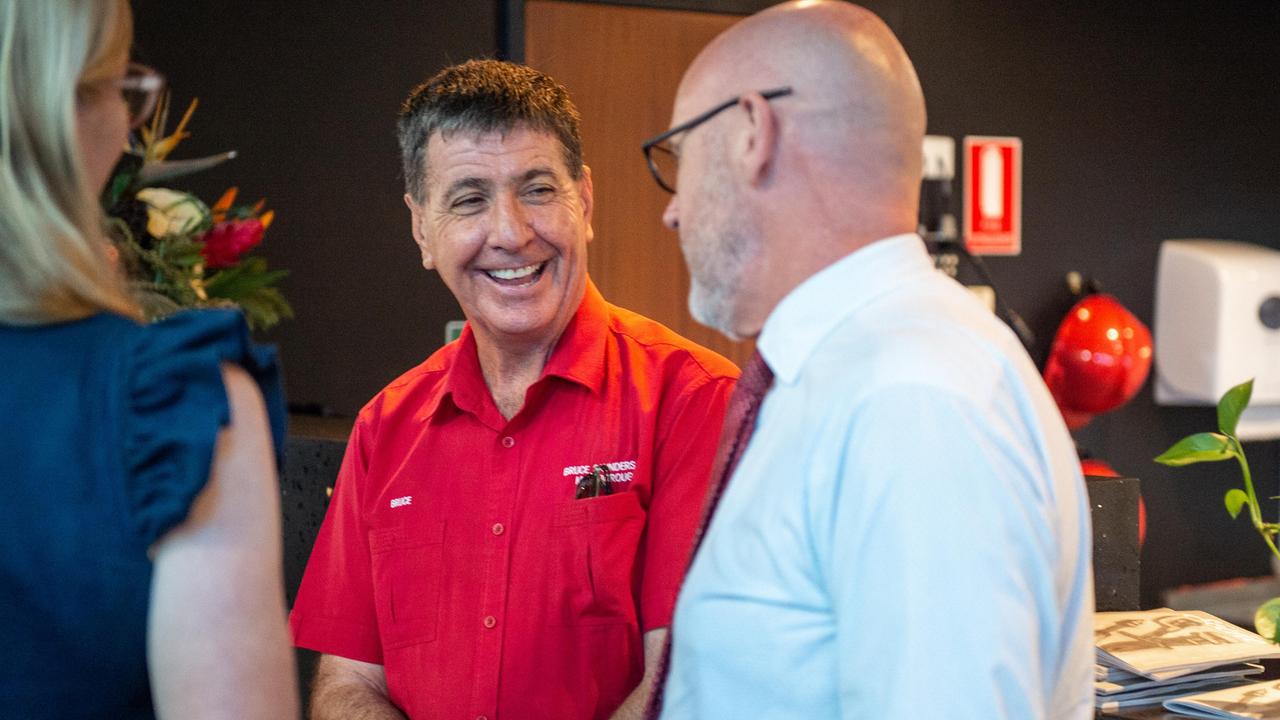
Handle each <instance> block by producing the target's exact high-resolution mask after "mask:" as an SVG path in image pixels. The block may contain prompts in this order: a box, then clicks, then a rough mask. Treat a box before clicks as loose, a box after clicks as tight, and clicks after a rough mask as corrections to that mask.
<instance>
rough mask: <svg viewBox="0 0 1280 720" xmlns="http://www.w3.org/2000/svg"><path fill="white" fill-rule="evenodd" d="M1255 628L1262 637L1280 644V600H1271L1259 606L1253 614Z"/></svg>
mask: <svg viewBox="0 0 1280 720" xmlns="http://www.w3.org/2000/svg"><path fill="white" fill-rule="evenodd" d="M1253 626H1254V627H1255V628H1257V629H1258V634H1259V635H1261V636H1262V637H1264V638H1266V639H1267V640H1270V641H1271V642H1273V643H1280V598H1271V599H1270V600H1268V601H1266V602H1264V603H1262V605H1260V606H1258V611H1257V612H1255V613H1254V614H1253Z"/></svg>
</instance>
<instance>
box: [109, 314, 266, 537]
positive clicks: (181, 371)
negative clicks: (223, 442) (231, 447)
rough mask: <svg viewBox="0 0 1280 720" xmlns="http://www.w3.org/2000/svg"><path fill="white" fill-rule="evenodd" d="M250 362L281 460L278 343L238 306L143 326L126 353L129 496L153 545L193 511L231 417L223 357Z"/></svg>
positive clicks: (247, 364) (136, 517)
mask: <svg viewBox="0 0 1280 720" xmlns="http://www.w3.org/2000/svg"><path fill="white" fill-rule="evenodd" d="M224 362H228V363H235V364H237V365H239V366H241V367H243V368H244V369H245V370H246V371H247V372H248V373H249V374H250V375H251V376H252V377H253V378H254V379H255V380H256V381H257V382H258V386H259V388H260V389H261V391H262V396H263V399H264V400H265V401H266V407H267V415H268V419H269V420H270V423H271V433H272V436H273V440H274V442H275V450H276V461H277V464H279V463H280V462H281V461H282V459H283V457H284V454H283V453H284V439H285V409H284V402H283V395H282V392H281V380H280V370H279V363H278V361H277V358H276V353H275V350H274V348H269V347H264V346H260V345H255V344H254V343H253V342H252V341H251V340H250V338H249V330H248V327H247V326H246V325H245V322H244V318H243V317H242V316H241V314H240V313H239V312H238V311H236V310H222V309H218V310H191V311H186V312H181V313H178V314H176V315H173V316H172V317H170V318H168V319H166V320H163V321H161V322H158V323H154V324H152V325H147V326H145V327H142V328H140V330H139V332H138V333H137V335H136V341H135V342H134V344H133V346H132V352H131V353H130V354H129V356H128V357H126V358H125V359H124V363H125V367H126V368H127V380H126V389H125V398H124V402H125V405H126V408H127V409H126V420H125V423H124V428H123V430H124V437H123V444H124V464H125V474H126V480H125V484H126V502H127V503H128V505H129V507H130V510H131V511H132V517H133V521H134V525H135V528H136V530H137V532H138V533H139V535H140V536H141V539H142V541H143V543H144V545H146V546H149V545H151V543H153V542H155V541H156V540H157V539H158V538H160V537H161V536H162V535H164V534H165V533H166V532H168V531H169V530H170V529H172V528H173V527H174V526H176V525H178V524H179V523H181V522H182V521H183V520H184V519H186V517H187V512H188V510H190V508H191V503H192V502H193V501H194V500H195V496H196V495H197V494H198V493H199V492H200V490H201V489H202V488H204V485H205V483H206V482H208V479H209V469H210V467H211V465H212V462H213V452H214V446H215V444H216V442H217V439H218V431H219V430H220V429H221V428H223V427H224V426H226V425H227V424H228V423H229V422H230V420H231V411H230V405H229V404H228V401H227V391H226V387H225V386H224V385H223V382H222V371H221V367H220V366H221V364H222V363H224Z"/></svg>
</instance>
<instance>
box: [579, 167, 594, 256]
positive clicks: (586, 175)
mask: <svg viewBox="0 0 1280 720" xmlns="http://www.w3.org/2000/svg"><path fill="white" fill-rule="evenodd" d="M578 197H580V198H582V221H583V222H584V223H586V225H587V242H591V241H592V240H593V239H594V238H595V236H596V231H595V230H594V229H593V228H592V227H591V213H592V212H593V211H595V188H594V186H593V185H592V183H591V168H589V167H587V166H586V165H585V164H584V165H583V166H582V177H581V178H580V179H579V180H578Z"/></svg>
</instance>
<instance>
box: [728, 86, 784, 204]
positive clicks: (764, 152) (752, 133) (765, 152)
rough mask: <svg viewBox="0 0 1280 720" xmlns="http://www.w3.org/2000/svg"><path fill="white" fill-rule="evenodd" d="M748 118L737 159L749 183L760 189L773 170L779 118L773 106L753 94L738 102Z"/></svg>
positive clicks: (758, 95) (741, 136)
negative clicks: (774, 112)
mask: <svg viewBox="0 0 1280 720" xmlns="http://www.w3.org/2000/svg"><path fill="white" fill-rule="evenodd" d="M738 107H740V108H742V110H743V111H744V112H745V113H746V115H747V125H746V127H745V128H744V129H743V133H742V134H741V135H740V136H739V147H738V157H739V158H740V162H741V164H742V170H743V172H744V177H745V178H746V180H747V182H748V183H749V184H750V185H751V186H752V187H756V186H759V185H760V184H761V183H763V182H764V181H765V179H766V178H768V176H769V173H770V171H771V170H772V169H773V163H774V161H775V160H776V155H777V151H778V118H777V116H775V115H774V114H773V106H771V105H770V104H769V101H768V100H765V99H764V98H763V97H762V96H761V95H760V93H758V92H752V93H747V94H746V95H743V96H742V98H741V99H739V100H738Z"/></svg>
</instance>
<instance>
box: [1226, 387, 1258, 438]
mask: <svg viewBox="0 0 1280 720" xmlns="http://www.w3.org/2000/svg"><path fill="white" fill-rule="evenodd" d="M1252 396H1253V378H1249V379H1248V380H1246V381H1244V382H1242V383H1240V384H1239V385H1237V386H1235V387H1233V388H1231V389H1230V390H1228V391H1226V392H1225V393H1223V394H1222V399H1221V400H1219V401H1218V432H1220V433H1222V434H1223V435H1230V436H1232V437H1235V434H1236V425H1238V424H1239V423H1240V413H1242V412H1244V409H1245V408H1246V407H1248V406H1249V398H1250V397H1252Z"/></svg>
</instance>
